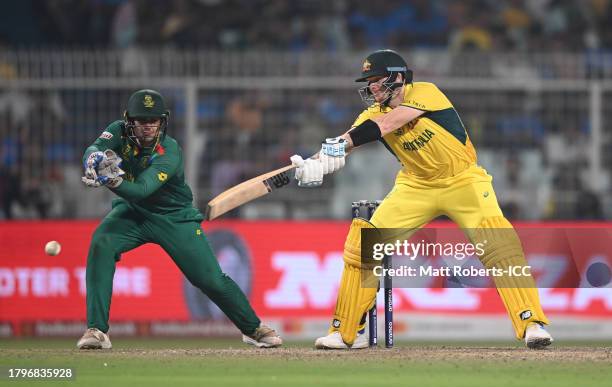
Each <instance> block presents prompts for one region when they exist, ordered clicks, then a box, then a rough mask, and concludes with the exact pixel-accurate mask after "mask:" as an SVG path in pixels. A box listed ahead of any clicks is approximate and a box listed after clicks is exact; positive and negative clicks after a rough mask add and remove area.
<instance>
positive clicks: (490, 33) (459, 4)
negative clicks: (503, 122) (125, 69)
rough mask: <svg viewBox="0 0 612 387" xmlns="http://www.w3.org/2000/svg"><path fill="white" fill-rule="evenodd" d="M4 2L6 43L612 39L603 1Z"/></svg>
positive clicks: (610, 7)
mask: <svg viewBox="0 0 612 387" xmlns="http://www.w3.org/2000/svg"><path fill="white" fill-rule="evenodd" d="M5 8H6V9H5V11H4V12H3V13H2V15H1V16H0V20H2V23H0V41H4V43H5V44H7V45H9V46H13V47H17V46H23V45H28V46H45V45H53V46H81V47H83V46H102V47H119V48H123V47H128V46H132V45H142V46H158V45H173V46H177V47H206V48H219V49H275V50H278V49H280V50H293V51H300V50H308V49H310V50H345V49H352V50H362V49H369V48H378V47H381V46H389V47H395V48H397V49H402V48H414V47H432V48H440V47H449V48H451V49H455V50H464V49H475V50H484V51H488V50H500V51H501V50H544V51H549V50H556V49H562V50H566V51H567V50H569V51H581V50H584V49H600V48H601V49H606V48H612V30H611V29H610V28H606V27H607V22H608V21H609V20H611V19H612V2H610V1H608V0H531V1H527V0H502V1H498V0H464V1H451V0H411V1H402V0H387V1H382V2H381V1H361V0H339V1H331V2H330V1H325V0H299V1H285V0H89V1H81V0H48V1H44V2H39V1H36V0H22V1H17V2H10V3H9V4H6V6H5ZM26 20H27V22H25V23H24V21H26Z"/></svg>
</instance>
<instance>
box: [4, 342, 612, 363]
mask: <svg viewBox="0 0 612 387" xmlns="http://www.w3.org/2000/svg"><path fill="white" fill-rule="evenodd" d="M2 352H3V354H2V355H3V357H11V358H19V357H25V358H28V357H31V356H45V355H48V356H57V355H65V356H71V355H72V356H85V357H87V356H91V357H95V356H103V357H107V356H109V355H110V356H112V357H118V358H122V357H126V358H127V357H129V358H168V359H172V358H192V357H203V358H206V357H209V358H225V359H228V358H250V357H253V358H258V359H265V358H268V359H283V360H302V361H304V360H306V361H308V360H313V361H325V360H329V361H334V360H342V359H347V360H348V359H351V360H356V359H357V360H359V359H363V360H364V361H368V362H371V361H373V360H377V359H380V360H391V359H395V360H405V361H410V362H430V361H449V362H456V361H479V362H480V361H495V362H498V363H500V362H501V363H504V362H515V361H533V360H536V361H538V362H542V361H550V362H567V363H579V362H606V363H610V364H612V348H608V347H606V348H597V347H564V348H554V347H553V348H550V349H545V350H528V349H526V348H504V347H445V346H427V347H412V346H411V347H398V348H393V349H384V348H378V349H366V350H353V351H320V350H319V351H317V350H314V349H309V348H291V347H288V348H278V349H266V350H264V349H255V348H240V349H113V350H105V351H77V350H51V349H28V350H23V349H21V350H18V349H7V350H4V351H2Z"/></svg>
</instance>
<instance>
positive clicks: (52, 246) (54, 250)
mask: <svg viewBox="0 0 612 387" xmlns="http://www.w3.org/2000/svg"><path fill="white" fill-rule="evenodd" d="M60 251H62V245H60V244H59V242H58V241H49V242H47V244H46V245H45V253H47V255H58V254H59V253H60Z"/></svg>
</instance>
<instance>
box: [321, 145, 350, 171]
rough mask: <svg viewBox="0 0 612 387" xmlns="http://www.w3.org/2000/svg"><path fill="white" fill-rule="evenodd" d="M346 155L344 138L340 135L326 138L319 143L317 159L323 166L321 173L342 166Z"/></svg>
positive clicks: (335, 169)
mask: <svg viewBox="0 0 612 387" xmlns="http://www.w3.org/2000/svg"><path fill="white" fill-rule="evenodd" d="M345 157H346V140H345V139H343V138H342V137H335V138H327V139H325V142H324V143H323V144H321V151H320V152H319V160H320V161H321V164H322V166H323V174H325V175H327V174H330V173H334V172H336V171H337V170H338V169H340V168H342V167H344V162H345Z"/></svg>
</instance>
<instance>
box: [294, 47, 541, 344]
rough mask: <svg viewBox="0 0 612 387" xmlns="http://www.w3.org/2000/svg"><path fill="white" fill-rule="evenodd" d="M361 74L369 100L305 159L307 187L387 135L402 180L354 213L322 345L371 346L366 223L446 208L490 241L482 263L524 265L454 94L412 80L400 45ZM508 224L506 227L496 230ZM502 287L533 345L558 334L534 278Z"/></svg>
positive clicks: (395, 221)
mask: <svg viewBox="0 0 612 387" xmlns="http://www.w3.org/2000/svg"><path fill="white" fill-rule="evenodd" d="M357 82H367V86H365V87H363V88H361V89H360V90H359V92H360V94H361V96H362V99H363V100H364V101H365V102H366V103H367V104H368V106H369V107H368V108H367V109H366V110H364V111H363V112H362V113H361V114H360V115H359V117H357V119H356V120H355V122H354V124H353V125H352V127H351V129H349V131H348V132H346V133H345V134H343V135H342V136H340V137H337V138H331V139H327V140H326V141H325V142H324V143H323V145H322V148H321V151H320V152H319V153H318V157H314V158H310V159H307V160H302V159H301V158H300V157H299V156H294V157H293V158H292V161H293V162H294V163H295V164H296V165H298V169H297V171H296V178H297V179H298V180H299V185H300V186H318V185H320V184H321V183H322V180H323V175H325V174H329V173H332V172H334V171H336V170H338V169H340V168H342V166H344V161H345V159H344V158H345V155H346V153H348V152H350V151H351V150H352V149H353V148H356V147H359V146H360V145H363V144H366V143H369V142H374V141H380V142H382V143H383V144H384V145H385V147H386V148H387V149H388V150H389V151H391V152H392V153H393V154H394V155H395V157H396V158H397V159H398V160H399V161H400V162H401V164H402V169H401V170H400V172H399V173H398V175H397V178H396V181H395V186H394V187H393V189H392V190H391V192H389V194H388V195H387V196H386V198H385V199H384V200H383V201H382V203H381V204H380V206H379V207H378V209H377V210H376V212H375V213H374V215H373V217H372V218H371V220H370V221H367V220H365V219H362V218H355V219H354V220H353V222H352V224H351V227H350V230H349V233H348V236H347V239H346V242H345V244H344V271H343V273H342V279H341V282H340V289H339V293H338V300H337V303H336V310H335V312H334V316H333V321H332V324H331V327H330V329H329V334H328V335H327V336H324V337H320V338H319V339H317V340H316V342H315V347H316V348H320V349H347V348H353V349H356V348H366V347H367V346H368V340H367V337H366V335H365V334H360V333H359V332H360V331H363V328H364V324H365V322H364V321H365V319H363V318H362V317H363V316H364V314H365V313H366V312H367V310H368V309H369V308H370V307H371V306H372V305H373V303H374V299H375V297H376V289H375V288H366V287H363V286H361V271H360V269H361V259H360V258H361V257H360V255H361V229H363V228H402V229H418V228H420V227H422V226H424V225H425V224H426V223H428V222H429V221H431V220H432V219H434V218H436V217H438V216H440V215H446V216H448V217H449V218H450V219H452V220H453V221H454V222H455V223H457V224H458V225H459V226H460V227H461V228H462V229H463V230H465V232H466V234H467V235H468V237H469V238H470V239H471V241H472V243H474V244H476V243H478V242H479V241H480V242H482V241H488V242H487V243H486V246H487V247H486V248H485V251H484V254H482V255H481V256H480V257H479V258H480V260H481V262H482V264H483V265H484V266H485V268H501V269H503V268H506V269H507V268H508V267H509V266H524V265H526V261H525V257H524V254H523V250H522V246H521V242H520V240H519V238H518V236H517V235H516V232H515V231H514V229H513V228H512V225H511V224H510V223H509V222H508V220H507V219H506V218H505V217H504V215H503V213H502V211H501V209H500V208H499V204H498V203H497V198H496V197H495V192H494V190H493V186H492V184H491V181H492V177H491V176H490V175H489V174H488V173H487V172H486V171H485V170H484V169H483V168H482V167H480V166H479V165H478V164H477V158H476V150H475V149H474V146H473V145H472V142H471V141H470V138H469V136H468V134H467V131H466V129H465V127H464V125H463V123H462V121H461V118H460V117H459V114H458V113H457V111H456V110H455V108H454V107H453V105H452V103H451V102H450V101H449V99H448V98H447V97H446V95H444V93H442V91H440V89H438V88H437V87H436V85H434V84H433V83H428V82H413V81H412V71H411V70H409V69H408V68H407V65H406V62H405V61H404V59H403V58H402V57H401V56H400V55H399V54H397V53H396V52H394V51H391V50H380V51H376V52H374V53H372V54H371V55H369V56H368V57H367V58H366V60H365V61H364V63H363V68H362V74H361V77H360V78H359V79H357ZM500 230H503V232H502V233H500V232H499V231H500ZM495 284H496V286H497V290H498V293H499V295H500V297H501V299H502V301H503V303H504V305H505V307H506V310H507V311H508V315H509V316H510V320H511V321H512V325H513V327H514V330H515V332H516V337H517V338H518V339H524V340H525V343H526V345H527V347H529V348H542V347H545V346H548V345H550V343H551V342H552V341H553V339H552V337H551V336H550V334H549V333H548V332H547V331H546V330H545V329H544V325H546V324H548V323H549V321H548V318H546V316H545V314H544V312H543V311H542V307H541V305H540V301H539V297H538V290H537V288H536V285H535V282H534V280H533V277H531V276H523V277H498V278H497V279H496V280H495Z"/></svg>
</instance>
